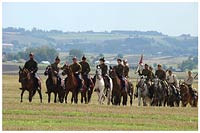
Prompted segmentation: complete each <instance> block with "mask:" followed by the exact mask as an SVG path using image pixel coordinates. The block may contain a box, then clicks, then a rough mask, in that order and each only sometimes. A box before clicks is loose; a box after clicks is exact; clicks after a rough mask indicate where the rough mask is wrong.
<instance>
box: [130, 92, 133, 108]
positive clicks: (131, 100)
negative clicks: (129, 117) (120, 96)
mask: <svg viewBox="0 0 200 133" xmlns="http://www.w3.org/2000/svg"><path fill="white" fill-rule="evenodd" d="M129 97H130V106H132V104H133V95H132V94H131V95H130V96H129Z"/></svg>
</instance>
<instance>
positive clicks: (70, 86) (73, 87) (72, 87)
mask: <svg viewBox="0 0 200 133" xmlns="http://www.w3.org/2000/svg"><path fill="white" fill-rule="evenodd" d="M62 68H63V72H62V75H63V76H64V75H66V74H67V77H66V78H65V103H67V96H68V94H69V92H72V98H71V103H73V101H74V103H76V104H77V103H78V92H79V90H78V88H77V87H78V82H77V80H76V78H75V76H74V74H73V72H72V69H71V68H70V67H69V66H68V65H66V64H65V65H64V66H63V67H62Z"/></svg>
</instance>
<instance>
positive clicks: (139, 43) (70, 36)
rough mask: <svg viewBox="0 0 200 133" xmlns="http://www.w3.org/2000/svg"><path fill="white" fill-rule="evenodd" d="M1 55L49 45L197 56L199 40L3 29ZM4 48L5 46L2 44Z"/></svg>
mask: <svg viewBox="0 0 200 133" xmlns="http://www.w3.org/2000/svg"><path fill="white" fill-rule="evenodd" d="M2 39H3V43H4V44H13V46H12V48H10V47H4V46H3V52H19V51H22V50H24V49H25V48H27V47H38V46H41V45H49V46H51V47H54V48H55V49H57V50H58V51H61V52H68V51H69V50H70V49H80V50H82V51H83V52H92V53H98V54H99V53H122V54H141V53H144V54H146V55H170V56H177V55H185V56H189V55H193V56H197V53H198V37H194V36H190V35H188V34H182V35H180V36H168V35H164V34H162V33H160V32H157V31H123V30H120V31H119V30H113V31H111V32H107V31H105V32H93V31H86V32H63V31H59V30H51V31H43V30H39V29H36V28H33V29H32V30H25V29H24V28H13V27H8V28H3V35H2ZM5 46H6V45H5Z"/></svg>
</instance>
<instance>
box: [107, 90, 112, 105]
mask: <svg viewBox="0 0 200 133" xmlns="http://www.w3.org/2000/svg"><path fill="white" fill-rule="evenodd" d="M107 99H108V101H107V105H110V100H111V92H110V89H108V90H107Z"/></svg>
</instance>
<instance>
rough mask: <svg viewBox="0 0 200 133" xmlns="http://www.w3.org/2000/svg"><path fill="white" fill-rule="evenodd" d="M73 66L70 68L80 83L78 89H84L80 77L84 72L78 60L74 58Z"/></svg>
mask: <svg viewBox="0 0 200 133" xmlns="http://www.w3.org/2000/svg"><path fill="white" fill-rule="evenodd" d="M72 60H73V64H71V65H70V66H69V67H70V68H71V70H72V72H73V74H74V76H75V78H76V79H77V82H78V87H77V89H78V90H79V89H82V79H81V77H80V73H81V71H82V67H81V65H80V64H79V63H78V61H77V58H76V57H73V59H72Z"/></svg>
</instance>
